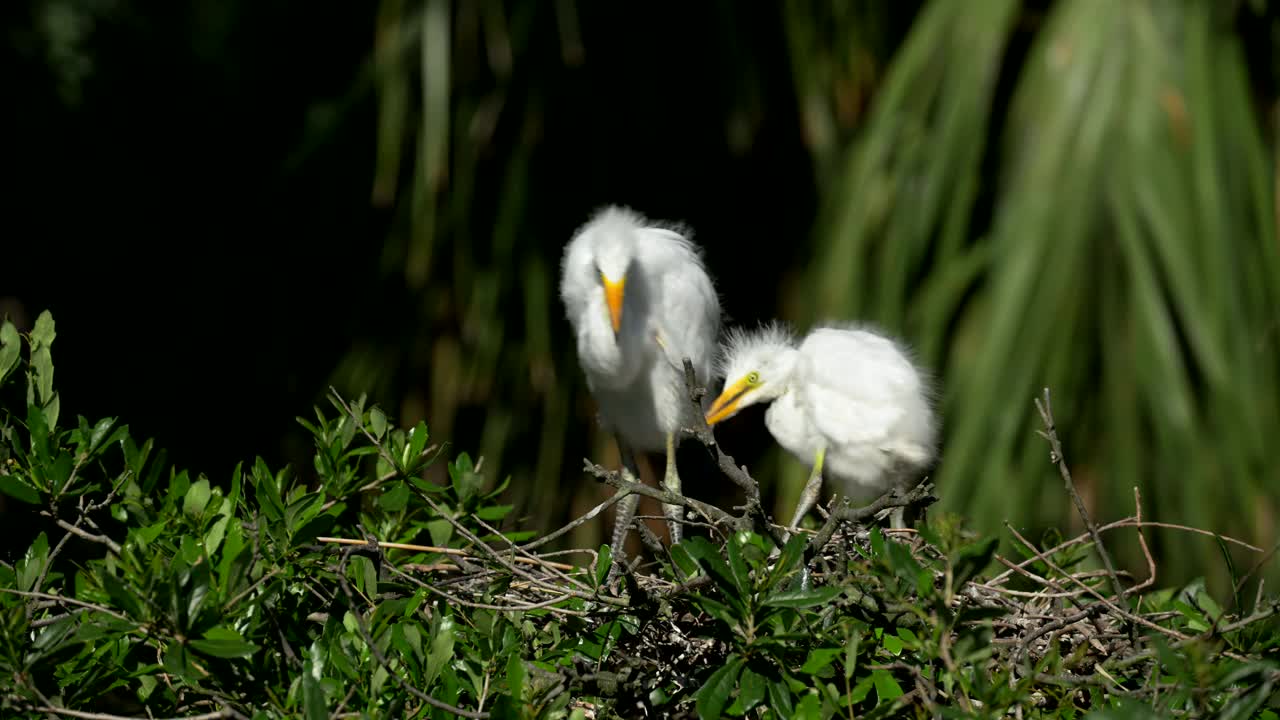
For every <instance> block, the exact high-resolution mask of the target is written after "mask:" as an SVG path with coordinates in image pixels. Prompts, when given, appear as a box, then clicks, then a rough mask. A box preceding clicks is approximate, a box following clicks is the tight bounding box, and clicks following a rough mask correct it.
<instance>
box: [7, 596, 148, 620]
mask: <svg viewBox="0 0 1280 720" xmlns="http://www.w3.org/2000/svg"><path fill="white" fill-rule="evenodd" d="M0 592H4V593H9V594H10V595H21V596H22V597H29V598H40V599H41V600H52V601H54V602H56V603H62V604H66V605H75V606H77V607H82V608H86V609H89V610H96V611H98V612H100V613H104V614H106V615H110V616H111V617H113V618H115V619H117V620H124V621H126V622H132V620H130V618H129V617H128V616H127V615H122V614H120V613H118V612H116V611H115V610H112V609H111V608H107V607H103V606H101V605H94V604H93V603H87V602H85V601H83V600H76V599H75V598H69V597H65V596H63V595H53V594H51V593H46V592H31V591H29V590H14V589H12V588H0Z"/></svg>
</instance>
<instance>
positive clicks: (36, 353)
mask: <svg viewBox="0 0 1280 720" xmlns="http://www.w3.org/2000/svg"><path fill="white" fill-rule="evenodd" d="M31 367H32V368H33V369H34V370H35V373H36V377H35V383H36V393H37V397H38V398H39V399H40V404H41V405H47V404H48V403H49V401H50V400H51V399H52V398H53V354H52V353H51V352H50V351H49V348H48V347H47V346H42V347H38V348H36V349H35V350H32V351H31Z"/></svg>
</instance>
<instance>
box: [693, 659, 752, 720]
mask: <svg viewBox="0 0 1280 720" xmlns="http://www.w3.org/2000/svg"><path fill="white" fill-rule="evenodd" d="M742 665H743V660H742V658H741V657H739V656H738V655H737V654H736V653H735V654H733V655H730V656H729V657H727V658H725V664H724V665H723V666H722V667H721V668H720V669H718V670H716V671H715V672H714V673H712V674H711V677H709V678H707V681H706V682H705V683H703V685H702V687H701V688H700V689H699V690H698V692H697V693H695V694H694V697H695V698H696V700H697V704H696V709H697V712H698V717H700V718H717V719H718V718H720V717H721V713H722V712H723V711H724V708H725V706H726V705H728V704H729V695H730V694H731V693H732V692H733V688H734V686H735V685H737V683H738V673H739V672H741V670H742Z"/></svg>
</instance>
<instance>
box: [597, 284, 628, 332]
mask: <svg viewBox="0 0 1280 720" xmlns="http://www.w3.org/2000/svg"><path fill="white" fill-rule="evenodd" d="M601 279H602V280H604V301H605V302H606V303H608V304H609V321H610V322H612V323H613V332H614V334H615V335H616V334H617V333H618V331H620V330H622V290H623V286H624V285H626V282H627V278H626V277H622V278H619V279H618V281H617V282H614V281H613V280H610V279H609V278H607V277H604V276H601Z"/></svg>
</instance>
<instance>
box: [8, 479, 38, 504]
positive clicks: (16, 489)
mask: <svg viewBox="0 0 1280 720" xmlns="http://www.w3.org/2000/svg"><path fill="white" fill-rule="evenodd" d="M0 492H3V493H4V494H5V495H8V496H9V497H11V498H14V499H17V500H21V501H22V502H24V503H27V504H28V505H39V504H40V491H39V490H36V489H35V488H33V487H31V486H30V485H28V484H26V483H24V482H22V481H21V480H19V479H18V478H17V477H15V476H13V475H0Z"/></svg>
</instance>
